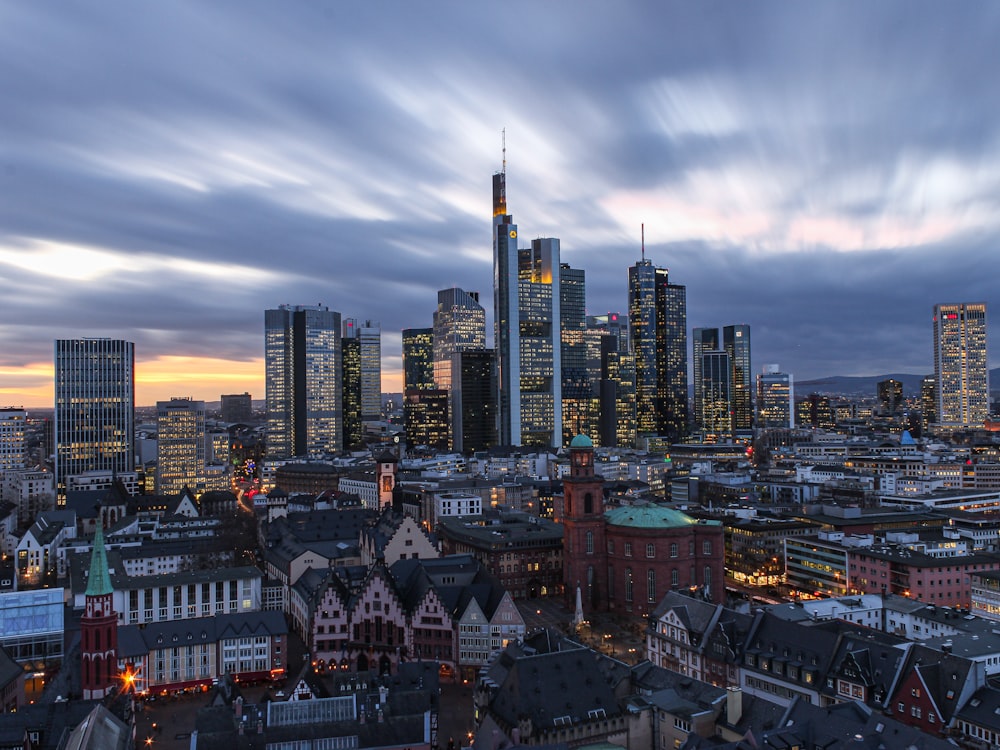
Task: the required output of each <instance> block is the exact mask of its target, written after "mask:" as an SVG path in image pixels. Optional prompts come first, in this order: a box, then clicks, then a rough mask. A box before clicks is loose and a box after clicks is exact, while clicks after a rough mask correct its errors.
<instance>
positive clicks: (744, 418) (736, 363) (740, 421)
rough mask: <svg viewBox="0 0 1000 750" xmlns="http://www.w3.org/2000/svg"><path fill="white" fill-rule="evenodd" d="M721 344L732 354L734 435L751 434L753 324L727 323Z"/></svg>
mask: <svg viewBox="0 0 1000 750" xmlns="http://www.w3.org/2000/svg"><path fill="white" fill-rule="evenodd" d="M722 346H723V348H724V349H725V350H726V354H728V355H729V398H730V413H731V414H732V425H733V427H732V430H733V436H734V437H750V436H752V434H753V398H752V395H753V391H752V389H753V376H752V375H751V374H750V372H751V371H750V326H748V325H732V326H724V327H723V329H722Z"/></svg>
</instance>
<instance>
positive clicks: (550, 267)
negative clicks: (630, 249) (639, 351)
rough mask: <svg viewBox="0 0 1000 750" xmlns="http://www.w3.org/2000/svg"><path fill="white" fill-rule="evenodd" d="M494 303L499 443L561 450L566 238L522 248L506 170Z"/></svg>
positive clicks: (498, 203)
mask: <svg viewBox="0 0 1000 750" xmlns="http://www.w3.org/2000/svg"><path fill="white" fill-rule="evenodd" d="M493 269H494V273H493V278H494V290H493V303H494V311H495V313H494V325H495V342H496V347H497V360H498V367H499V377H498V386H497V391H498V392H497V404H498V408H499V412H500V431H499V433H500V434H499V438H500V441H501V443H503V444H505V445H533V446H550V447H558V446H559V445H560V442H561V440H562V378H561V372H562V365H561V347H560V343H561V341H560V335H559V323H560V320H561V318H560V311H559V301H560V299H559V298H560V294H559V289H560V282H559V270H560V268H559V240H558V239H554V238H545V239H536V240H532V242H531V248H530V249H523V250H519V249H518V247H517V225H516V224H515V223H514V219H513V217H512V216H511V215H510V214H508V213H507V187H506V168H505V169H504V170H503V171H501V172H499V173H497V174H495V175H493Z"/></svg>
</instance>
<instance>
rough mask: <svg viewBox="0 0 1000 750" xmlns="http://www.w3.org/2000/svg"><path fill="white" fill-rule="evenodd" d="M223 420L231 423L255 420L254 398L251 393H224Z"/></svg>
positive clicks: (244, 422)
mask: <svg viewBox="0 0 1000 750" xmlns="http://www.w3.org/2000/svg"><path fill="white" fill-rule="evenodd" d="M221 399H222V421H223V422H229V423H230V424H246V423H248V422H251V421H253V398H251V396H250V394H249V393H233V394H228V395H223V396H222V397H221Z"/></svg>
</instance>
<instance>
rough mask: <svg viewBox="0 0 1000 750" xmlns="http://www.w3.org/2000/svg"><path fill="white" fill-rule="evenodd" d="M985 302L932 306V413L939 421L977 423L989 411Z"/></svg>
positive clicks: (956, 424) (983, 419)
mask: <svg viewBox="0 0 1000 750" xmlns="http://www.w3.org/2000/svg"><path fill="white" fill-rule="evenodd" d="M988 361H989V360H988V359H987V353H986V303H985V302H974V303H969V302H960V303H956V304H943V305H935V306H934V379H935V381H936V384H937V391H936V393H935V396H936V398H937V405H936V406H937V408H936V409H935V411H936V416H937V422H938V424H941V425H949V426H956V427H957V426H963V427H974V426H981V425H982V424H983V422H984V421H985V420H986V418H987V417H988V416H989V413H990V383H989V370H988V368H987V362H988Z"/></svg>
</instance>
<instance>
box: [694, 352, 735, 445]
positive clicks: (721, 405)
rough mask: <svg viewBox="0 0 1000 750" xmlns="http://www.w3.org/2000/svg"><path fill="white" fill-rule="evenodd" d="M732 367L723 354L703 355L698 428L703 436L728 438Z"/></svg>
mask: <svg viewBox="0 0 1000 750" xmlns="http://www.w3.org/2000/svg"><path fill="white" fill-rule="evenodd" d="M731 372H732V365H731V363H730V360H729V354H728V353H727V352H720V351H716V352H705V353H704V354H702V357H701V394H702V403H701V408H702V424H701V429H702V431H703V432H704V433H705V434H706V435H711V436H715V437H718V436H728V435H731V434H732V430H733V419H732V397H733V395H732V378H731Z"/></svg>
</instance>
